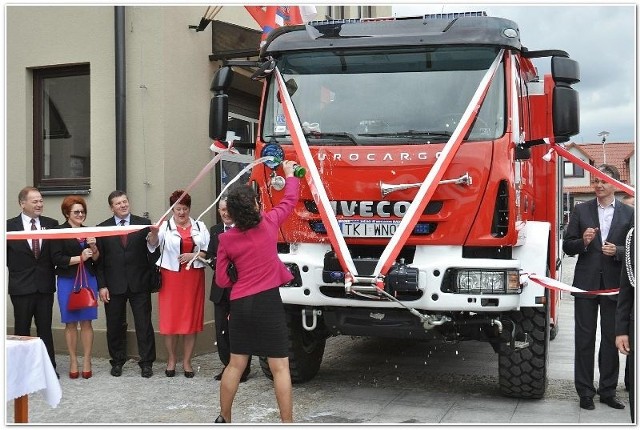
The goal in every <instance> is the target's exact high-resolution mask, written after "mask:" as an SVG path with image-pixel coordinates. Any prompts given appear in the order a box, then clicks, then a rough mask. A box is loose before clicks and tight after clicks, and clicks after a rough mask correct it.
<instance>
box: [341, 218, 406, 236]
mask: <svg viewBox="0 0 640 430" xmlns="http://www.w3.org/2000/svg"><path fill="white" fill-rule="evenodd" d="M338 223H339V224H340V230H341V231H342V235H343V236H344V237H391V236H393V234H394V233H395V232H396V229H397V228H398V226H399V225H400V221H382V220H358V221H339V222H338Z"/></svg>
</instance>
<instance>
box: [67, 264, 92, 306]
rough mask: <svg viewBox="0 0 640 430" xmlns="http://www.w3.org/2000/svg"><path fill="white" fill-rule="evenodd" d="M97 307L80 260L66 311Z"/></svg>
mask: <svg viewBox="0 0 640 430" xmlns="http://www.w3.org/2000/svg"><path fill="white" fill-rule="evenodd" d="M97 307H98V301H97V300H96V296H95V294H93V290H92V289H91V287H89V277H88V276H87V272H86V270H85V268H84V262H83V261H82V259H80V264H78V271H77V272H76V279H75V281H74V282H73V291H71V294H69V301H68V302H67V310H69V311H78V310H80V309H86V308H97Z"/></svg>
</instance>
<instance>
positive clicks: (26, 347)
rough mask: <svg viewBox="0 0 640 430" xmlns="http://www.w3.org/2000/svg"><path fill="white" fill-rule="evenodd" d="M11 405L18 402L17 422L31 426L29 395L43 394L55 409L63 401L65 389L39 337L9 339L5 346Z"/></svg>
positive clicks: (14, 337) (16, 405)
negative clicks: (12, 401)
mask: <svg viewBox="0 0 640 430" xmlns="http://www.w3.org/2000/svg"><path fill="white" fill-rule="evenodd" d="M5 353H6V355H5V357H6V370H7V383H6V390H7V401H9V400H15V403H14V404H15V411H14V415H15V416H14V421H15V422H16V423H26V422H29V394H31V393H35V392H36V391H41V390H42V391H43V395H44V398H45V400H46V401H47V403H49V405H51V407H52V408H55V407H56V406H58V403H60V399H61V398H62V388H60V381H58V377H57V376H56V371H55V370H54V368H53V365H52V364H51V360H49V354H48V353H47V348H46V347H45V346H44V342H42V339H40V338H39V337H29V336H7V338H6V343H5Z"/></svg>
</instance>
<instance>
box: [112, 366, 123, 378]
mask: <svg viewBox="0 0 640 430" xmlns="http://www.w3.org/2000/svg"><path fill="white" fill-rule="evenodd" d="M121 375H122V366H120V365H118V364H116V365H115V366H111V376H121Z"/></svg>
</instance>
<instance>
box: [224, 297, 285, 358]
mask: <svg viewBox="0 0 640 430" xmlns="http://www.w3.org/2000/svg"><path fill="white" fill-rule="evenodd" d="M229 343H230V349H231V353H232V354H241V355H257V356H259V357H273V358H284V357H288V356H289V335H288V330H287V321H286V317H285V311H284V305H283V304H282V299H281V298H280V289H279V288H271V289H270V290H267V291H263V292H261V293H258V294H255V295H252V296H247V297H243V298H241V299H236V300H231V311H230V313H229Z"/></svg>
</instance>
